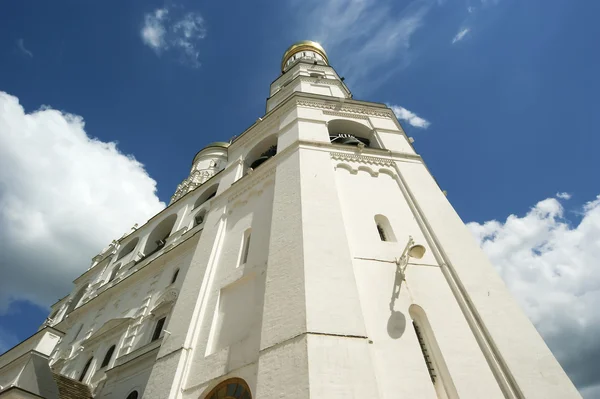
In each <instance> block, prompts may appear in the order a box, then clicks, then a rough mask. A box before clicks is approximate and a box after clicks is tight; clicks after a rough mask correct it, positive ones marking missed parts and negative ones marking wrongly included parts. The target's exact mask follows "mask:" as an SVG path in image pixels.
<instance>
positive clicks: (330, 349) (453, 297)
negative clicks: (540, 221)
mask: <svg viewBox="0 0 600 399" xmlns="http://www.w3.org/2000/svg"><path fill="white" fill-rule="evenodd" d="M281 70H282V74H281V76H280V77H279V78H277V79H276V80H275V81H274V82H273V83H272V85H271V90H270V97H269V98H268V100H267V109H266V114H265V115H264V116H263V117H262V118H260V119H259V120H258V121H257V122H256V123H255V124H253V125H252V126H250V127H249V128H248V129H247V130H246V131H245V132H243V133H242V134H241V135H239V136H238V137H237V138H236V139H235V140H234V141H233V142H231V143H229V144H227V143H221V145H220V146H218V151H219V162H218V163H214V164H212V163H211V164H210V168H212V169H211V170H210V176H209V177H210V178H209V179H208V180H207V181H206V182H204V181H201V180H200V179H196V180H194V179H195V178H194V179H192V180H191V182H188V183H186V185H184V186H185V187H184V186H182V187H180V188H179V189H178V190H179V191H178V194H177V196H176V198H175V199H174V201H175V200H178V199H179V198H180V197H181V198H182V199H181V201H184V199H185V198H186V196H192V195H195V194H194V193H198V192H200V191H199V190H203V187H204V186H206V185H210V186H211V187H213V186H214V185H218V189H217V191H216V195H215V196H214V197H213V198H212V199H211V201H210V207H209V209H208V210H207V213H206V216H205V217H204V219H203V223H204V225H203V226H204V227H203V230H202V232H201V236H200V238H199V240H198V244H197V246H196V247H195V248H194V249H193V255H192V256H190V259H191V260H190V261H189V267H188V269H187V273H186V275H185V279H184V281H183V285H182V287H181V289H180V292H179V296H178V298H177V302H176V304H175V305H174V307H173V310H172V313H171V315H170V319H169V321H168V325H167V327H166V330H168V332H169V334H168V336H166V337H165V338H164V339H163V341H162V344H161V347H160V351H159V352H158V356H157V358H156V363H155V364H154V366H153V369H152V372H151V375H150V379H149V381H148V384H147V386H146V389H145V392H144V398H149V399H164V398H174V399H175V398H186V399H187V398H194V399H197V398H201V399H204V398H207V399H213V398H222V397H225V398H238V399H240V398H244V399H249V398H257V399H276V398H278V399H279V398H285V399H308V398H315V399H322V398H328V399H347V398H361V399H366V398H373V399H376V398H377V399H397V398H419V399H435V398H438V399H440V398H444V399H446V398H448V399H458V398H460V399H468V398H472V399H482V398H485V399H495V398H498V399H500V398H511V399H512V398H515V399H517V398H540V399H542V398H543V399H549V398H556V399H566V398H579V397H580V396H579V394H578V392H577V390H576V389H575V387H574V386H573V384H572V383H571V381H570V380H569V378H568V377H567V376H566V374H565V373H564V371H563V370H562V368H561V367H560V365H559V364H558V362H557V361H556V359H555V358H554V356H553V355H552V353H551V352H550V350H549V349H548V347H547V346H546V344H545V343H544V341H543V340H542V338H541V337H540V335H539V334H538V332H537V331H536V329H535V328H534V326H533V325H532V324H531V322H530V321H529V319H528V318H527V316H526V315H525V314H524V313H523V311H522V310H521V309H520V307H519V306H518V305H517V303H516V302H515V300H514V299H513V298H512V297H511V295H510V293H509V292H508V290H507V289H506V287H505V285H504V283H503V282H502V280H501V279H500V277H499V276H498V275H497V274H496V272H495V271H494V269H493V267H492V265H491V264H490V262H489V261H488V260H487V258H486V257H485V255H484V254H483V252H482V251H481V250H480V248H479V247H478V246H477V244H476V242H475V240H474V239H473V237H472V236H471V233H470V232H469V231H468V229H467V228H466V227H465V225H464V223H463V222H462V220H461V219H460V218H459V216H458V215H457V214H456V212H455V211H454V209H453V208H452V206H451V204H450V203H449V202H448V199H447V198H446V196H445V195H444V194H443V192H442V190H441V189H440V188H439V187H438V185H437V183H436V181H435V180H434V178H433V177H432V175H431V174H430V172H429V170H428V169H427V167H426V166H425V164H424V162H423V159H422V158H421V157H420V156H419V155H418V154H417V153H416V152H415V150H414V149H413V147H412V145H411V144H410V142H409V140H408V138H407V136H406V134H405V133H404V131H403V130H402V127H401V126H400V124H399V123H398V120H397V119H396V117H395V116H394V114H393V112H392V111H391V110H390V109H389V108H388V107H386V106H385V105H383V104H378V103H371V102H364V101H360V100H355V99H353V98H352V95H351V93H350V90H349V89H348V87H347V86H346V85H345V83H344V81H343V79H342V78H340V77H339V76H338V74H337V73H336V71H335V70H334V69H333V68H332V67H331V66H330V65H329V60H328V57H327V54H326V52H325V50H324V49H323V48H322V47H321V46H320V45H319V44H318V43H315V42H310V41H303V42H299V43H296V44H294V45H293V46H291V47H290V48H289V49H288V50H287V51H286V52H285V54H284V57H283V60H282V67H281ZM207 151H208V150H207ZM225 151H226V157H225V155H224V154H225ZM203 154H204V153H203ZM217 164H218V168H217V166H216V165H217ZM207 168H208V167H207ZM215 168H217V169H218V170H217V169H215ZM194 170H195V169H193V170H192V172H193V173H194ZM203 171H204V169H203ZM203 176H204V175H203ZM207 176H208V175H207ZM184 183H185V182H184ZM177 204H178V202H177V201H175V202H174V203H173V204H172V205H170V206H177Z"/></svg>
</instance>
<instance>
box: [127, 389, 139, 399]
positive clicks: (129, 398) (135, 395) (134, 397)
mask: <svg viewBox="0 0 600 399" xmlns="http://www.w3.org/2000/svg"><path fill="white" fill-rule="evenodd" d="M127 399H138V392H137V391H133V392H131V393H130V394H129V395H127Z"/></svg>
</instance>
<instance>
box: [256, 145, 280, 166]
mask: <svg viewBox="0 0 600 399" xmlns="http://www.w3.org/2000/svg"><path fill="white" fill-rule="evenodd" d="M275 154H277V146H276V145H273V146H271V147H269V149H268V150H266V151H265V152H263V153H262V154H260V156H259V157H258V158H257V159H256V160H255V161H254V162H252V164H251V165H250V167H251V168H252V169H256V168H258V167H259V166H260V165H262V164H263V163H264V162H265V161H267V160H268V159H269V158H272V157H273V156H274V155H275Z"/></svg>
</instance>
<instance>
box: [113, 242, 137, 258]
mask: <svg viewBox="0 0 600 399" xmlns="http://www.w3.org/2000/svg"><path fill="white" fill-rule="evenodd" d="M139 241H140V238H139V237H135V238H134V239H133V240H131V241H129V242H128V243H127V244H125V246H123V248H121V250H120V251H119V253H118V254H117V260H119V259H121V258H123V257H125V256H126V255H129V254H130V253H132V252H133V250H134V249H135V247H136V246H137V244H138V242H139Z"/></svg>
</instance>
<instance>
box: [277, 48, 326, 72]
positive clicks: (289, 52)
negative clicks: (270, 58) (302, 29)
mask: <svg viewBox="0 0 600 399" xmlns="http://www.w3.org/2000/svg"><path fill="white" fill-rule="evenodd" d="M304 50H310V51H314V52H315V53H317V54H319V55H320V56H321V57H323V59H324V60H325V62H326V63H327V64H329V60H328V59H327V53H326V52H325V49H324V48H323V46H321V45H320V44H319V43H317V42H313V41H312V40H302V41H299V42H297V43H294V44H292V45H291V46H290V47H289V48H288V49H287V50H286V51H285V53H283V58H282V59H281V72H283V71H284V68H285V64H286V63H287V61H288V60H289V59H290V58H291V57H292V56H293V55H294V54H296V53H299V52H301V51H304Z"/></svg>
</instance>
